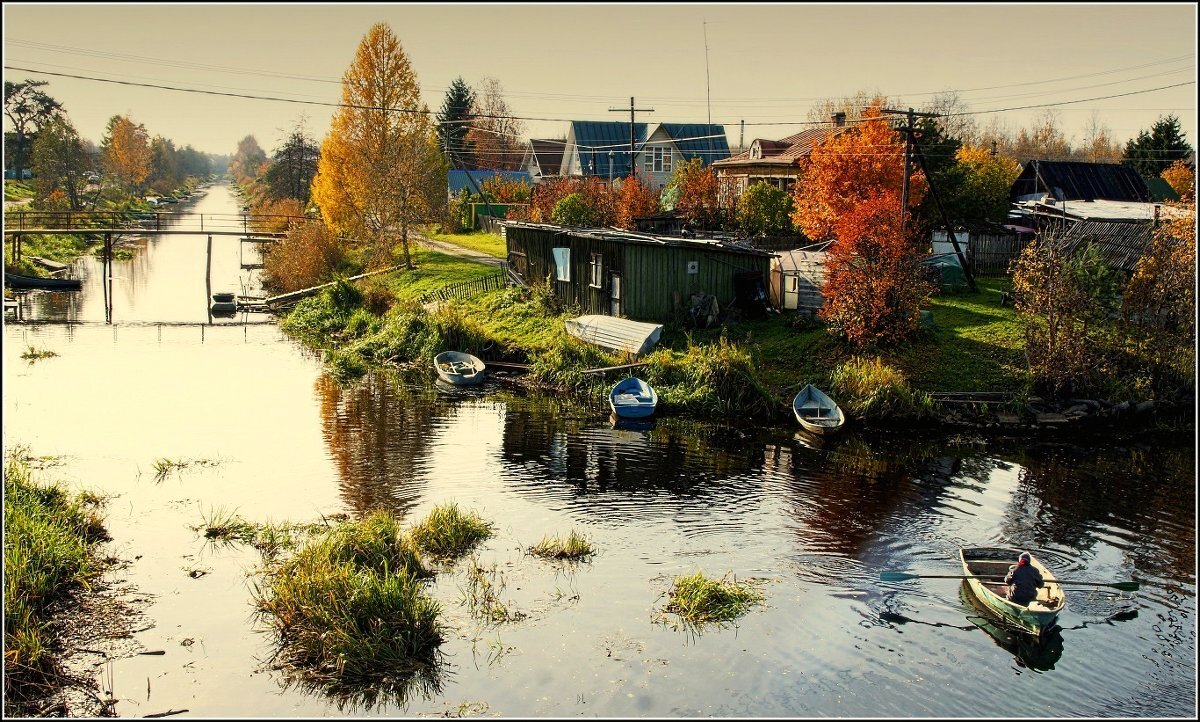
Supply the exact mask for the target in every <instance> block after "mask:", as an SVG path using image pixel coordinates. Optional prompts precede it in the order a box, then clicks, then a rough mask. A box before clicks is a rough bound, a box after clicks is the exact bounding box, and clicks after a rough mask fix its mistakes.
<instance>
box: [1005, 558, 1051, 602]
mask: <svg viewBox="0 0 1200 722" xmlns="http://www.w3.org/2000/svg"><path fill="white" fill-rule="evenodd" d="M1004 583H1005V584H1007V585H1008V598H1009V600H1010V601H1013V602H1016V603H1017V604H1029V603H1030V602H1032V601H1033V600H1034V599H1036V598H1037V590H1038V588H1039V587H1041V586H1042V575H1041V574H1040V573H1039V572H1038V570H1036V569H1034V568H1033V565H1032V564H1021V565H1018V566H1015V567H1009V572H1008V576H1006V577H1004Z"/></svg>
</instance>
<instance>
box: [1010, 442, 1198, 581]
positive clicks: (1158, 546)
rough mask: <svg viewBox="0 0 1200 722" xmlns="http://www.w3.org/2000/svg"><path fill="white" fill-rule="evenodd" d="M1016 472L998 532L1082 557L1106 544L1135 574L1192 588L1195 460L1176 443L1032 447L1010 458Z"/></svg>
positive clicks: (1189, 451)
mask: <svg viewBox="0 0 1200 722" xmlns="http://www.w3.org/2000/svg"><path fill="white" fill-rule="evenodd" d="M1008 458H1012V459H1013V460H1014V462H1015V463H1018V464H1020V465H1021V466H1022V467H1023V468H1022V470H1021V472H1020V482H1019V483H1020V488H1019V490H1018V492H1017V493H1016V494H1014V496H1013V500H1012V510H1011V513H1010V514H1008V515H1007V527H1006V529H1005V533H1006V534H1007V535H1008V536H1009V537H1011V538H1014V539H1022V538H1024V539H1032V540H1034V541H1035V542H1036V543H1037V544H1039V545H1046V544H1047V543H1052V544H1054V545H1059V546H1062V547H1065V548H1070V549H1076V550H1089V549H1091V548H1093V547H1094V546H1095V545H1096V544H1097V542H1098V541H1100V540H1101V535H1102V537H1103V540H1104V541H1106V542H1110V543H1111V541H1110V540H1111V539H1112V538H1113V535H1112V534H1111V533H1109V532H1108V531H1106V530H1107V529H1108V528H1110V527H1116V528H1119V529H1121V530H1123V532H1127V533H1122V534H1121V535H1120V538H1121V539H1122V540H1126V545H1122V549H1123V550H1124V551H1125V553H1126V554H1128V555H1129V557H1130V558H1131V559H1132V560H1133V561H1134V563H1135V564H1136V566H1137V568H1138V570H1139V572H1140V573H1147V572H1148V573H1151V574H1153V575H1154V576H1157V577H1159V578H1162V579H1164V580H1169V581H1170V582H1171V583H1172V584H1175V583H1179V582H1184V583H1190V582H1192V581H1194V573H1195V569H1194V562H1195V551H1196V516H1195V504H1196V488H1195V486H1194V484H1195V457H1194V455H1193V450H1192V449H1191V448H1190V447H1185V446H1183V445H1182V444H1175V445H1170V444H1156V445H1153V446H1152V445H1124V446H1115V445H1114V446H1108V447H1106V448H1104V449H1103V450H1098V449H1095V448H1085V447H1080V446H1072V445H1067V444H1035V445H1032V446H1029V447H1027V448H1026V449H1023V450H1021V451H1018V452H1016V453H1014V454H1012V455H1011V457H1008Z"/></svg>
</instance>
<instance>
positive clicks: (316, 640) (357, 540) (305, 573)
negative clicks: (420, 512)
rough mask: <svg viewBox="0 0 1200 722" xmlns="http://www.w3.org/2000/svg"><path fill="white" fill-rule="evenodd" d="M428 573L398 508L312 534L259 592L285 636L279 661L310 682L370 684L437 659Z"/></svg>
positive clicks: (264, 611) (438, 633) (438, 637)
mask: <svg viewBox="0 0 1200 722" xmlns="http://www.w3.org/2000/svg"><path fill="white" fill-rule="evenodd" d="M427 576H429V572H428V571H427V570H426V569H425V567H424V565H423V564H422V563H421V558H420V554H419V552H418V551H417V549H416V547H415V546H414V545H413V544H412V542H411V541H410V540H409V539H408V538H407V537H406V536H405V535H404V534H402V533H401V531H400V527H399V522H398V521H397V520H396V519H395V517H393V516H392V515H391V514H390V513H388V512H384V511H379V512H376V513H374V514H372V515H371V516H369V517H367V518H366V519H363V520H362V521H359V522H347V523H344V524H341V525H339V526H337V527H335V528H334V529H332V530H330V531H329V532H328V533H327V534H325V535H323V536H321V537H319V538H316V539H312V540H310V541H309V543H308V544H306V545H305V546H304V547H303V548H301V549H300V551H299V552H297V553H296V555H295V556H294V557H292V558H291V559H288V560H287V561H284V562H282V563H280V564H278V565H276V566H275V567H274V568H273V569H272V570H271V571H270V572H269V574H268V579H267V581H266V586H265V588H256V589H255V598H256V604H257V606H258V610H259V613H260V615H262V617H263V618H264V619H266V620H268V621H269V623H270V624H271V626H272V627H273V628H274V629H275V631H276V632H277V633H278V634H279V640H280V649H279V659H280V661H281V664H282V666H283V667H285V668H290V669H293V670H295V671H297V672H300V673H302V674H303V675H304V676H305V677H306V678H307V679H309V680H313V681H317V682H328V683H330V684H333V683H336V684H343V685H344V684H351V685H354V684H362V683H368V684H369V683H372V682H373V681H379V680H386V679H390V678H394V677H396V676H397V675H404V674H409V673H411V672H413V671H414V670H417V669H421V668H424V667H427V666H429V665H431V664H433V663H434V661H435V660H434V656H435V652H436V650H437V648H438V646H439V645H440V644H441V642H442V636H443V630H442V627H441V625H440V623H439V622H438V615H439V614H440V612H441V608H440V606H439V605H438V603H437V602H436V601H434V600H433V599H431V598H430V597H428V596H426V594H425V593H424V589H423V584H422V580H423V579H425V578H426V577H427Z"/></svg>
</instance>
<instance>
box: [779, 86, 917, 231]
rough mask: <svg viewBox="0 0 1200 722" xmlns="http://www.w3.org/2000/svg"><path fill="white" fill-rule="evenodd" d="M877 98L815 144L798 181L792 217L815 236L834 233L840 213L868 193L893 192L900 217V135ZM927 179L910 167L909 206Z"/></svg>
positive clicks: (902, 181)
mask: <svg viewBox="0 0 1200 722" xmlns="http://www.w3.org/2000/svg"><path fill="white" fill-rule="evenodd" d="M881 107H882V105H881V101H879V100H877V101H876V102H875V103H874V104H872V105H871V107H869V108H868V109H867V110H866V111H865V112H864V113H863V118H864V120H863V122H860V123H856V124H855V125H854V126H853V127H852V128H850V129H849V130H847V131H845V132H842V133H839V134H837V135H834V136H832V137H831V138H828V139H827V140H825V141H824V142H822V143H819V144H817V145H816V146H815V147H814V148H813V150H812V152H811V153H810V154H809V158H808V162H807V163H806V164H805V167H804V168H803V171H802V175H801V177H800V180H799V182H798V183H796V187H795V191H794V193H793V200H794V202H795V206H796V208H795V211H794V212H793V213H792V222H793V223H795V224H796V227H797V228H799V229H800V230H801V231H803V233H804V235H806V236H808V237H809V238H810V239H812V240H813V241H827V240H831V239H833V238H834V237H835V230H836V227H837V224H838V222H839V220H840V219H841V217H842V216H843V215H845V214H847V213H849V212H850V211H852V210H854V209H855V208H856V207H857V206H858V205H859V204H860V203H862V202H863V201H865V200H867V199H868V198H875V197H877V196H879V195H880V194H882V193H888V192H890V193H894V194H895V197H896V199H897V201H896V207H895V208H894V209H893V211H894V212H895V213H896V216H897V218H899V216H900V202H899V198H900V192H901V189H902V188H903V186H904V139H903V138H902V137H901V135H900V134H899V133H897V132H896V131H894V130H892V127H891V125H890V124H889V123H888V121H887V120H886V119H885V118H884V117H883V116H882V114H881V113H880V108H881ZM924 191H925V178H924V176H923V175H922V174H921V173H920V172H914V173H913V174H912V176H911V177H910V180H909V206H910V207H915V206H916V205H918V204H919V203H920V202H921V199H922V198H923V197H924Z"/></svg>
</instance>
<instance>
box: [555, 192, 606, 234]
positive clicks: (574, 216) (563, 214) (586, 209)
mask: <svg viewBox="0 0 1200 722" xmlns="http://www.w3.org/2000/svg"><path fill="white" fill-rule="evenodd" d="M550 218H551V219H552V220H553V221H554V222H555V223H557V224H558V225H560V226H593V225H595V224H596V212H595V211H594V210H593V209H592V207H591V206H590V205H589V204H588V202H587V199H586V198H585V197H584V195H583V193H578V192H576V193H572V194H570V195H568V196H566V197H565V198H563V199H562V200H560V201H559V202H558V203H555V204H554V210H553V211H552V212H551V213H550Z"/></svg>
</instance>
